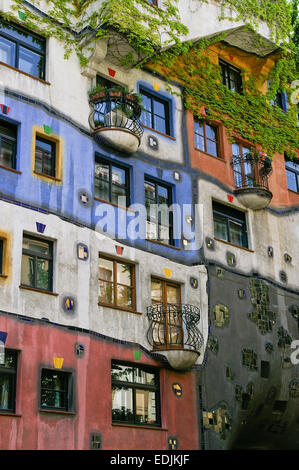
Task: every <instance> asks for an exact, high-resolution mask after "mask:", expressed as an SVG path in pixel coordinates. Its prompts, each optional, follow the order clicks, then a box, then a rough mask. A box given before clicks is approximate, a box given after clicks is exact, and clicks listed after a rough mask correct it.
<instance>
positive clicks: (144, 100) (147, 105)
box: [141, 93, 152, 112]
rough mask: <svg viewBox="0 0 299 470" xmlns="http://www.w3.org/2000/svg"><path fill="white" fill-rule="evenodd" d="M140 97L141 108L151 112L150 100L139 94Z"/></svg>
mask: <svg viewBox="0 0 299 470" xmlns="http://www.w3.org/2000/svg"><path fill="white" fill-rule="evenodd" d="M141 95H142V106H143V108H144V109H145V110H146V111H149V112H151V110H152V105H151V99H150V98H149V97H148V96H146V95H143V94H142V93H141Z"/></svg>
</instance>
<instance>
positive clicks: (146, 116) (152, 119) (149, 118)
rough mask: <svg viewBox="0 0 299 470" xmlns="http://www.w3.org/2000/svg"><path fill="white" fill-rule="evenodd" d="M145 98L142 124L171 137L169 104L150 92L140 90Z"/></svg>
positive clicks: (141, 118)
mask: <svg viewBox="0 0 299 470" xmlns="http://www.w3.org/2000/svg"><path fill="white" fill-rule="evenodd" d="M140 94H141V96H142V98H143V101H142V106H143V110H142V113H141V117H140V120H141V122H142V124H144V125H145V126H148V127H150V128H151V129H155V130H156V131H159V132H162V134H167V135H170V116H169V103H168V101H166V100H163V99H162V98H159V97H157V96H155V95H152V94H151V93H149V92H148V91H145V90H143V89H142V88H141V89H140Z"/></svg>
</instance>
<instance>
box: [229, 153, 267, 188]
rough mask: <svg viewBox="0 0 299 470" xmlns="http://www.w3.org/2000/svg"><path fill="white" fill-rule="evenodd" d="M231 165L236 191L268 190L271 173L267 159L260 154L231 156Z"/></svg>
mask: <svg viewBox="0 0 299 470" xmlns="http://www.w3.org/2000/svg"><path fill="white" fill-rule="evenodd" d="M231 165H232V167H233V169H234V179H235V186H236V188H237V189H246V188H261V189H266V190H269V183H268V177H269V175H270V173H271V172H272V164H271V160H270V158H269V157H267V156H266V157H265V156H263V154H261V153H251V152H250V153H246V154H244V155H242V156H241V155H233V158H232V162H231Z"/></svg>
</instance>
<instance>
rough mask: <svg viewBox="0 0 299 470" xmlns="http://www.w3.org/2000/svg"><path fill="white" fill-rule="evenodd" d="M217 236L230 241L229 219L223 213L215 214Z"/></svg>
mask: <svg viewBox="0 0 299 470" xmlns="http://www.w3.org/2000/svg"><path fill="white" fill-rule="evenodd" d="M214 233H215V237H217V238H220V239H221V240H226V241H228V230H227V219H226V218H225V217H222V216H221V215H218V214H214Z"/></svg>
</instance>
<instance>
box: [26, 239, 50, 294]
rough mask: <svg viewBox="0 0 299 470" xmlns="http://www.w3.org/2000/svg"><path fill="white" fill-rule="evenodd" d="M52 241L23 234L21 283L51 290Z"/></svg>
mask: <svg viewBox="0 0 299 470" xmlns="http://www.w3.org/2000/svg"><path fill="white" fill-rule="evenodd" d="M52 278H53V243H52V242H49V241H47V240H44V239H41V238H35V237H31V236H29V235H24V237H23V255H22V271H21V284H22V285H23V286H27V287H34V288H37V289H43V290H48V291H51V290H52V285H53V282H52V280H53V279H52Z"/></svg>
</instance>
